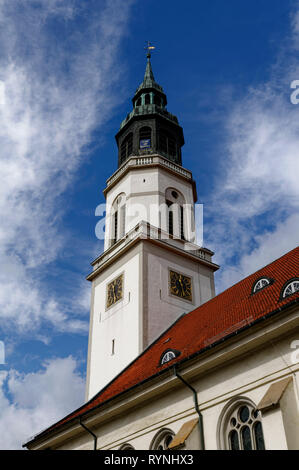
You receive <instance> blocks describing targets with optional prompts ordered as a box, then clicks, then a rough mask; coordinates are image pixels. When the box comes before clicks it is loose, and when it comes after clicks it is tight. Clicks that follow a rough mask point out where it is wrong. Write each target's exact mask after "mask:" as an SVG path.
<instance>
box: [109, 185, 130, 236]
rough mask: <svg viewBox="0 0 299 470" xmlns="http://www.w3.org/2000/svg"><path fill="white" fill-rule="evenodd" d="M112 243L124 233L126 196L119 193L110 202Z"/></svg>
mask: <svg viewBox="0 0 299 470" xmlns="http://www.w3.org/2000/svg"><path fill="white" fill-rule="evenodd" d="M111 234H112V236H111V240H112V245H114V243H116V242H117V240H119V239H121V238H123V237H124V236H125V234H126V196H125V194H124V193H122V194H119V195H118V196H117V197H116V198H115V200H114V202H113V204H112V227H111Z"/></svg>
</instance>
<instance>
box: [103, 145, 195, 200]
mask: <svg viewBox="0 0 299 470" xmlns="http://www.w3.org/2000/svg"><path fill="white" fill-rule="evenodd" d="M153 167H159V168H161V169H163V170H165V171H167V172H169V173H172V174H173V175H175V176H177V177H178V178H182V179H184V180H188V181H190V182H191V184H192V188H193V196H194V202H196V201H197V193H196V184H195V181H194V180H193V177H192V173H191V171H189V170H187V169H186V168H184V167H182V166H181V165H177V164H176V163H174V162H171V161H169V160H168V159H167V158H165V157H163V156H162V155H159V154H150V153H149V152H148V151H147V152H146V151H144V154H143V155H132V156H131V157H129V158H128V159H127V160H126V161H125V162H124V163H123V164H122V166H121V167H120V168H118V169H117V170H116V171H115V172H114V173H113V174H112V175H111V176H110V178H108V179H107V181H106V184H107V186H106V188H105V189H104V191H103V193H104V196H105V197H106V194H107V192H108V191H110V189H111V188H113V186H115V185H116V184H117V183H118V181H119V180H120V179H121V178H122V177H123V176H124V175H125V174H127V173H128V172H130V171H136V170H140V169H141V168H143V169H145V168H153Z"/></svg>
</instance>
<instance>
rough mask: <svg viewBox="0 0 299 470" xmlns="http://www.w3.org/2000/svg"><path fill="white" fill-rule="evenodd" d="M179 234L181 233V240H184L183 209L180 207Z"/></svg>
mask: <svg viewBox="0 0 299 470" xmlns="http://www.w3.org/2000/svg"><path fill="white" fill-rule="evenodd" d="M180 232H181V239H182V240H185V235H184V208H183V206H180Z"/></svg>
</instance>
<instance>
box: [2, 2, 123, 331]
mask: <svg viewBox="0 0 299 470" xmlns="http://www.w3.org/2000/svg"><path fill="white" fill-rule="evenodd" d="M88 3H89V2H81V1H78V0H28V1H27V2H23V1H19V0H1V1H0V41H1V52H0V84H1V98H2V99H1V104H0V143H1V145H0V173H1V186H0V217H1V227H0V265H1V273H0V318H1V325H2V327H4V328H7V329H10V328H14V329H16V330H17V331H18V332H19V333H24V332H26V331H28V330H29V329H30V331H31V332H32V331H34V330H36V331H38V329H39V328H40V326H41V324H42V322H44V321H46V322H47V323H48V324H52V325H55V328H56V329H58V330H62V331H64V330H66V329H67V330H68V331H85V330H86V328H87V324H86V322H85V321H84V319H80V318H72V317H71V316H70V315H69V314H68V312H66V311H65V309H64V306H63V305H61V304H60V303H59V301H58V300H57V299H56V298H55V296H54V294H52V295H51V294H50V295H49V292H48V290H47V286H46V284H43V281H42V280H41V274H42V273H43V272H44V271H45V269H46V267H47V265H48V264H49V263H51V262H53V261H54V260H56V258H57V256H58V255H59V253H60V250H61V249H62V247H63V245H64V243H65V240H64V238H63V237H62V235H61V233H60V232H59V231H58V229H57V228H58V225H59V221H60V218H61V215H62V213H63V208H62V205H61V202H60V200H61V196H62V195H63V192H64V191H65V190H66V188H67V187H68V186H69V185H70V183H71V182H72V179H73V177H74V175H75V174H76V171H78V168H79V166H80V164H81V162H82V157H83V156H86V150H87V148H88V145H89V144H90V142H91V136H92V132H93V131H94V129H95V127H97V129H99V128H100V126H101V124H102V123H103V122H105V121H106V120H107V118H108V116H109V114H110V113H111V110H112V109H113V106H114V105H115V104H116V103H115V96H114V93H113V90H112V87H113V84H114V83H115V81H117V79H118V72H117V70H118V68H117V66H116V57H117V48H118V45H119V42H120V40H121V38H122V36H123V34H124V31H125V25H126V22H127V20H128V16H129V9H130V5H131V3H132V2H130V1H128V2H121V1H120V0H111V1H109V0H107V1H101V2H98V7H97V8H96V9H93V16H90V15H89V11H88ZM78 21H80V28H77V25H78ZM59 34H60V36H61V37H60V36H59ZM46 293H47V294H46Z"/></svg>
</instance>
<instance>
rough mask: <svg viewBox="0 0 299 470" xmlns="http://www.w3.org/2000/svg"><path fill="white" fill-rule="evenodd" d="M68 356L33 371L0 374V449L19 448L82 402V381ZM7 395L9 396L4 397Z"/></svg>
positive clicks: (73, 361)
mask: <svg viewBox="0 0 299 470" xmlns="http://www.w3.org/2000/svg"><path fill="white" fill-rule="evenodd" d="M76 367H77V364H76V361H75V360H74V359H73V358H72V357H67V358H63V359H61V358H59V359H52V360H49V361H46V362H45V364H44V367H43V369H41V370H39V371H38V372H35V373H29V374H20V373H19V372H17V371H15V370H11V371H9V372H1V373H0V414H1V421H0V435H1V444H0V446H1V450H6V449H21V447H22V444H23V443H25V442H26V441H28V440H29V438H30V436H32V435H34V434H36V433H39V432H41V430H42V429H44V428H46V427H49V426H50V425H51V424H53V423H55V422H56V421H58V420H59V419H61V418H63V417H64V416H65V415H66V414H68V413H70V412H71V411H73V410H74V409H76V408H77V407H78V406H80V405H81V404H83V402H84V380H83V378H82V377H81V376H80V375H79V373H78V372H77V371H76ZM8 397H10V398H8Z"/></svg>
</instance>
